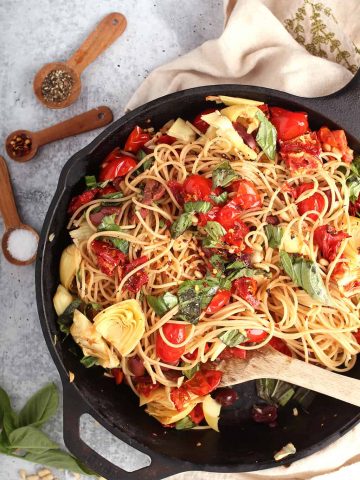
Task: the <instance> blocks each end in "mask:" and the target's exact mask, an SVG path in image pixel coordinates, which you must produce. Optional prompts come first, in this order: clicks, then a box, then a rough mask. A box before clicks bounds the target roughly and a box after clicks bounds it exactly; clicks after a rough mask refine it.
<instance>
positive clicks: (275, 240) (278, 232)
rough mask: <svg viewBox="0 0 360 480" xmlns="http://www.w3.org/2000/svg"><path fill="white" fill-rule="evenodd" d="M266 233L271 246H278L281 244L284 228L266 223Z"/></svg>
mask: <svg viewBox="0 0 360 480" xmlns="http://www.w3.org/2000/svg"><path fill="white" fill-rule="evenodd" d="M264 230H265V234H266V236H267V239H268V242H269V247H271V248H276V247H278V246H279V245H280V243H281V239H282V236H283V235H284V229H283V228H281V227H276V226H275V225H265V227H264Z"/></svg>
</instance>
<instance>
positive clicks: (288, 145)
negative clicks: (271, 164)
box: [280, 132, 321, 156]
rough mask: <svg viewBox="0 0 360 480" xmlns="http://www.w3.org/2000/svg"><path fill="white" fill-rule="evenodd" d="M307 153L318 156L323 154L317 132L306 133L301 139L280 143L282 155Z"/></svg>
mask: <svg viewBox="0 0 360 480" xmlns="http://www.w3.org/2000/svg"><path fill="white" fill-rule="evenodd" d="M301 152H306V153H309V154H311V155H315V156H318V155H320V153H321V144H320V142H319V139H318V137H317V135H316V132H310V133H306V134H305V135H301V136H300V137H296V138H293V139H291V140H287V141H282V142H280V153H282V154H287V153H301Z"/></svg>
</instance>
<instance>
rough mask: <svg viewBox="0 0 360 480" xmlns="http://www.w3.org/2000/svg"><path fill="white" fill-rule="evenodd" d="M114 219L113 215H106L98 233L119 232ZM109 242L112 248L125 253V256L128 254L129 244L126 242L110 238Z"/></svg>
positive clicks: (119, 229)
mask: <svg viewBox="0 0 360 480" xmlns="http://www.w3.org/2000/svg"><path fill="white" fill-rule="evenodd" d="M115 217H116V215H115V213H114V214H113V215H106V216H105V217H104V218H103V219H102V221H101V223H100V225H99V226H98V232H121V228H120V226H119V225H117V224H116V223H115ZM109 240H110V241H111V243H112V244H113V245H114V247H116V248H117V249H119V250H120V251H121V252H123V253H125V255H127V254H128V253H129V242H128V241H127V240H124V239H123V238H112V237H109Z"/></svg>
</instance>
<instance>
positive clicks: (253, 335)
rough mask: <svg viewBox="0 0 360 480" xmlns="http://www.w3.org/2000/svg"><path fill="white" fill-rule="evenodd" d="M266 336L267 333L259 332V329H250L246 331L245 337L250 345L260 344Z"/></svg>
mask: <svg viewBox="0 0 360 480" xmlns="http://www.w3.org/2000/svg"><path fill="white" fill-rule="evenodd" d="M268 336H269V334H268V333H267V332H264V330H261V329H260V328H259V329H258V328H250V329H248V330H246V337H247V339H248V341H249V342H251V343H260V342H262V341H263V340H265V338H267V337H268Z"/></svg>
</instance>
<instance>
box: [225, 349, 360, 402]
mask: <svg viewBox="0 0 360 480" xmlns="http://www.w3.org/2000/svg"><path fill="white" fill-rule="evenodd" d="M246 354H247V358H246V360H241V359H235V358H233V359H229V360H226V361H224V364H223V365H222V371H223V372H224V373H223V376H222V379H221V383H220V386H221V387H227V386H230V385H237V384H239V383H244V382H247V381H249V380H257V379H259V378H274V379H276V380H283V381H285V382H289V383H293V384H295V385H298V386H299V387H304V388H308V389H310V390H313V391H314V392H319V393H322V394H324V395H328V396H329V397H333V398H337V399H338V400H342V401H343V402H347V403H351V404H352V405H356V406H358V407H360V380H357V379H356V378H351V377H346V376H344V375H339V374H338V373H334V372H330V371H329V370H325V369H324V368H320V367H316V366H315V365H312V364H310V363H306V362H303V361H302V360H298V359H296V358H291V357H288V356H287V355H284V354H282V353H280V352H277V351H276V350H274V349H273V348H271V347H264V348H261V349H259V350H248V351H247V352H246Z"/></svg>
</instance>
